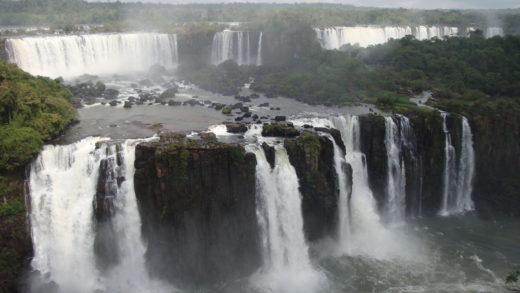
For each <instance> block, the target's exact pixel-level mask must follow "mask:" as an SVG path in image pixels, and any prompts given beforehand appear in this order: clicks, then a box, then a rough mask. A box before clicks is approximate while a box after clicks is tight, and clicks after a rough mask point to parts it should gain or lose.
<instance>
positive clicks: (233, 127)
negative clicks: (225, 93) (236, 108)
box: [226, 117, 247, 133]
mask: <svg viewBox="0 0 520 293" xmlns="http://www.w3.org/2000/svg"><path fill="white" fill-rule="evenodd" d="M237 118H238V117H237ZM226 129H227V132H229V133H244V132H246V131H247V126H246V125H245V124H242V123H227V124H226Z"/></svg>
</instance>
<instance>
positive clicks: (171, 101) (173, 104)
mask: <svg viewBox="0 0 520 293" xmlns="http://www.w3.org/2000/svg"><path fill="white" fill-rule="evenodd" d="M180 105H182V103H181V102H178V101H174V100H169V101H168V106H180Z"/></svg>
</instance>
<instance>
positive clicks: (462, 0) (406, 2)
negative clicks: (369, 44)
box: [108, 0, 520, 9]
mask: <svg viewBox="0 0 520 293" xmlns="http://www.w3.org/2000/svg"><path fill="white" fill-rule="evenodd" d="M108 1H110V0H108ZM112 1H113V0H112ZM122 1H124V2H136V1H137V0H122ZM139 1H140V2H162V3H222V2H226V3H229V2H259V3H272V2H284V3H287V2H291V3H292V2H326V3H342V4H351V5H356V6H377V7H404V8H425V9H432V8H444V9H451V8H477V9H481V8H497V9H498V8H519V7H520V0H298V1H292V0H252V1H246V0H139Z"/></svg>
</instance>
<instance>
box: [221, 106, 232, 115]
mask: <svg viewBox="0 0 520 293" xmlns="http://www.w3.org/2000/svg"><path fill="white" fill-rule="evenodd" d="M222 114H225V115H229V114H231V108H229V107H224V109H222Z"/></svg>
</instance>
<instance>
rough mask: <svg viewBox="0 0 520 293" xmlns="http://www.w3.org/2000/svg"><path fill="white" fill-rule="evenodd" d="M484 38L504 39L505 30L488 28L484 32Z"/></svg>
mask: <svg viewBox="0 0 520 293" xmlns="http://www.w3.org/2000/svg"><path fill="white" fill-rule="evenodd" d="M484 36H485V37H486V38H492V37H494V36H500V37H503V36H504V29H503V28H501V27H487V28H486V29H485V30H484Z"/></svg>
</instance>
